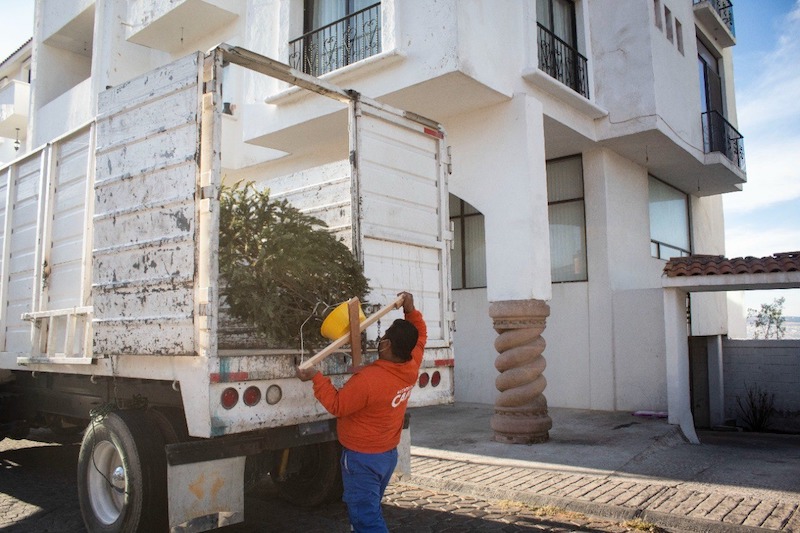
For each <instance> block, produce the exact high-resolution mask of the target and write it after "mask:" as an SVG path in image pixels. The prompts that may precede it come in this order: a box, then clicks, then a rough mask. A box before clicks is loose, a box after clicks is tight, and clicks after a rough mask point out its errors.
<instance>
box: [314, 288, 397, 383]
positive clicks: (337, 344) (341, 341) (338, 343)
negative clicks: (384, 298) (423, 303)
mask: <svg viewBox="0 0 800 533" xmlns="http://www.w3.org/2000/svg"><path fill="white" fill-rule="evenodd" d="M402 305H403V297H402V296H398V297H397V299H396V300H395V301H394V302H392V303H390V304H389V305H387V306H386V307H384V308H383V309H381V310H380V311H378V312H377V313H375V314H374V315H371V316H370V317H369V318H367V319H366V320H365V321H364V322H362V323H361V324H360V325H359V333H360V332H362V331H364V330H365V329H367V328H368V327H370V326H371V325H372V324H374V323H375V322H377V321H378V320H380V319H381V318H382V317H383V316H384V315H385V314H387V313H388V312H389V311H392V310H394V309H398V308H399V307H401V306H402ZM349 340H350V332H349V331H348V332H347V333H345V334H344V335H342V336H341V337H339V338H338V339H336V340H335V341H333V342H332V343H330V344H329V345H327V346H326V347H325V348H323V349H322V350H320V351H319V352H318V353H317V354H316V355H314V356H313V357H310V358H309V359H306V360H305V361H303V362H302V363H300V366H299V368H300V370H305V369H306V368H310V367H312V366H314V365H316V364H317V363H319V362H320V361H322V360H323V359H325V358H326V357H328V356H329V355H330V354H332V353H333V352H335V351H336V350H338V349H339V348H341V347H342V346H344V345H345V344H347V342H348V341H349Z"/></svg>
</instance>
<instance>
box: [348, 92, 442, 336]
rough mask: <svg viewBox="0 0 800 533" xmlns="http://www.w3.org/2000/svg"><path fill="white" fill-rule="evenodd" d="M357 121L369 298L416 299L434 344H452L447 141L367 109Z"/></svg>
mask: <svg viewBox="0 0 800 533" xmlns="http://www.w3.org/2000/svg"><path fill="white" fill-rule="evenodd" d="M360 110H361V112H360V113H359V114H358V115H357V119H356V120H357V123H358V129H357V134H358V139H357V143H358V146H357V172H358V193H359V209H360V212H359V220H358V229H359V236H360V246H361V255H362V257H363V260H364V265H365V274H366V275H367V277H368V278H369V279H370V284H371V286H372V289H373V292H372V294H371V299H373V300H376V301H377V302H378V303H380V302H383V301H389V300H390V299H391V298H392V297H393V296H394V295H395V294H397V292H399V291H401V290H411V291H412V292H414V293H415V299H416V300H417V302H418V307H419V308H420V309H421V310H423V312H424V314H425V322H426V324H427V326H428V339H429V344H430V345H431V346H432V347H433V346H436V347H441V346H446V345H448V344H449V330H448V327H449V322H448V315H447V313H448V311H449V301H450V297H449V285H448V281H447V280H448V274H449V262H448V255H447V254H448V246H449V241H448V240H447V238H446V233H447V228H446V227H445V224H446V221H447V216H446V214H447V212H446V208H445V206H444V198H445V197H446V194H444V191H443V188H446V183H444V176H443V170H442V162H441V161H440V158H441V154H442V149H443V148H442V139H441V138H440V137H439V136H436V135H431V134H429V133H428V132H427V131H426V129H425V128H424V127H423V126H421V125H420V124H418V123H416V122H414V121H411V120H408V119H406V118H404V117H399V116H396V115H391V116H385V115H386V113H384V112H382V111H380V110H375V109H373V108H372V107H370V106H367V105H363V106H362V107H361V109H360Z"/></svg>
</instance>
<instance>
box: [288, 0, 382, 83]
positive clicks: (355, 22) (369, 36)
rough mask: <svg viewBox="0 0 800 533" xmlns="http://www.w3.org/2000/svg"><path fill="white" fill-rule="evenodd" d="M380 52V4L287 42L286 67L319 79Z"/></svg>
mask: <svg viewBox="0 0 800 533" xmlns="http://www.w3.org/2000/svg"><path fill="white" fill-rule="evenodd" d="M380 51H381V3H380V2H378V3H377V4H374V5H372V6H369V7H367V8H364V9H362V10H360V11H356V12H355V13H353V14H351V15H348V16H347V17H343V18H341V19H339V20H337V21H334V22H331V23H330V24H328V25H326V26H322V27H321V28H318V29H316V30H314V31H310V32H308V33H306V34H305V35H302V36H300V37H298V38H297V39H294V40H293V41H290V42H289V65H290V66H292V67H293V68H296V69H298V70H302V71H303V72H305V73H307V74H311V75H312V76H321V75H322V74H325V73H328V72H331V71H333V70H336V69H338V68H341V67H343V66H345V65H349V64H350V63H355V62H356V61H361V60H362V59H366V58H368V57H370V56H374V55H376V54H378V53H380Z"/></svg>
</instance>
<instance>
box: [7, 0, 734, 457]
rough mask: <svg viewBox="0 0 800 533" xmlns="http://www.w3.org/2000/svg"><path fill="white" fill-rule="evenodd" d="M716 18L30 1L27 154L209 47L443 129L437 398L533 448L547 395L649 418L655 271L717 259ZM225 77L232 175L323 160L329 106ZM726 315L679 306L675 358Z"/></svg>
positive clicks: (661, 360)
mask: <svg viewBox="0 0 800 533" xmlns="http://www.w3.org/2000/svg"><path fill="white" fill-rule="evenodd" d="M730 4H731V2H729V1H727V0H574V1H573V0H438V1H435V2H432V1H430V0H382V1H380V0H378V1H371V0H127V1H126V0H104V1H94V0H67V1H64V0H37V3H36V16H35V32H34V38H33V44H32V48H33V66H32V72H33V76H32V88H33V89H32V92H31V118H30V133H29V135H30V137H31V142H30V143H29V146H39V145H41V144H43V143H46V142H48V141H49V140H51V139H54V138H57V137H59V136H61V135H64V134H66V133H68V132H70V131H73V130H75V129H77V128H79V127H80V126H81V125H84V124H85V123H87V122H89V121H91V120H92V119H93V117H94V115H95V109H96V102H97V95H98V93H99V92H100V91H102V90H104V89H105V88H106V87H108V86H114V85H117V84H119V83H122V82H124V81H126V80H128V79H130V78H132V77H134V76H137V75H139V74H141V73H143V72H146V71H148V70H150V69H152V68H154V67H157V66H160V65H164V64H166V63H168V62H170V61H171V60H173V59H176V58H178V57H181V56H183V55H185V54H187V53H190V52H192V51H195V50H203V51H205V50H208V49H210V48H212V47H213V46H215V45H216V44H218V43H220V42H227V43H229V44H233V45H239V46H242V47H244V48H248V49H250V50H253V51H255V52H258V53H260V54H263V55H266V56H269V57H271V58H274V59H277V60H279V61H281V62H286V63H289V64H291V65H292V66H294V67H296V68H298V69H301V70H305V71H306V72H309V73H312V74H314V75H317V76H320V77H322V78H324V79H328V80H331V81H333V82H335V83H336V84H338V85H340V86H343V87H347V88H352V89H354V90H357V91H359V92H362V93H363V94H365V95H368V96H370V97H372V98H376V99H378V100H380V101H383V102H385V103H388V104H391V105H394V106H397V107H400V108H402V109H406V110H409V111H412V112H415V113H418V114H421V115H423V116H427V117H430V118H432V119H434V120H436V121H439V122H441V123H442V124H444V126H445V128H446V130H447V133H448V136H449V141H450V144H451V145H452V153H451V155H452V175H451V177H450V183H449V185H450V192H451V193H452V195H453V196H452V201H451V216H452V220H453V228H454V246H453V261H452V263H453V270H454V274H453V298H454V300H455V302H456V310H457V311H456V320H457V329H456V333H455V337H454V338H455V353H456V364H455V394H456V399H457V400H458V401H465V402H481V403H496V405H497V406H498V411H499V413H498V415H497V416H496V417H495V420H494V421H493V425H495V424H496V427H495V429H496V430H497V432H498V436H499V438H501V439H502V438H505V439H506V440H508V441H511V442H524V441H530V440H537V439H539V438H542V437H544V438H546V432H547V429H548V428H549V418H548V417H547V415H546V404H545V403H544V401H543V399H542V397H541V392H542V390H544V396H545V397H546V398H547V403H549V405H551V406H559V407H573V408H584V409H600V410H655V411H664V410H667V407H668V398H667V374H668V372H667V362H666V355H665V354H666V349H667V348H666V345H667V341H666V339H665V326H664V323H665V317H664V301H663V290H662V270H663V268H664V265H665V260H666V259H667V258H669V257H671V256H676V255H677V256H683V255H689V254H724V251H725V250H724V235H723V212H722V197H721V195H722V194H724V193H728V192H734V191H738V190H740V189H741V187H742V185H743V183H744V182H745V180H746V178H745V173H744V161H743V144H742V143H743V141H742V138H741V135H739V134H738V132H737V131H736V129H735V124H736V106H735V101H734V90H733V76H732V72H733V61H732V46H733V45H734V44H735V38H734V31H733V13H732V7H731V5H730ZM4 65H5V63H4ZM228 70H229V72H228V73H227V76H226V79H225V80H224V91H225V94H226V96H225V100H227V101H229V102H230V103H231V104H232V106H231V114H230V115H226V116H225V123H224V125H223V127H224V134H225V135H227V136H229V138H231V139H233V138H236V139H242V140H244V141H245V143H246V145H245V146H246V148H244V149H243V148H239V147H236V148H233V147H232V146H234V145H233V143H228V144H226V145H224V146H228V147H229V149H228V150H227V151H225V149H224V150H223V166H224V167H225V168H226V171H227V173H228V176H229V178H230V179H232V180H233V179H239V178H243V177H246V178H249V179H258V180H263V181H264V182H268V180H269V179H270V178H271V177H273V176H279V175H281V174H285V173H288V172H294V171H298V170H302V169H313V170H321V169H324V168H325V166H326V165H329V164H331V163H332V162H333V161H336V160H337V159H338V158H340V155H339V150H340V149H341V146H342V138H341V137H340V136H334V135H332V134H331V133H330V132H331V131H333V127H334V126H338V125H340V124H341V123H343V122H344V120H345V114H344V111H343V110H342V109H341V108H339V107H336V106H335V104H334V103H330V102H326V101H322V100H321V99H320V98H319V97H317V96H316V95H310V94H306V93H303V92H301V91H298V90H293V89H288V88H287V87H288V86H287V85H285V84H283V83H282V82H278V81H274V80H270V81H265V79H262V78H261V77H259V76H256V75H252V74H245V73H243V72H242V71H240V70H238V69H236V68H235V67H230V68H229V69H228ZM0 90H2V89H0ZM0 125H2V123H0ZM0 135H7V131H5V133H4V132H0ZM312 138H313V139H315V140H328V141H329V142H327V143H326V144H325V146H327V147H328V148H327V149H322V150H319V149H317V150H315V151H314V152H313V153H311V152H309V151H308V150H305V149H304V147H305V146H307V143H305V142H304V141H305V140H307V139H312ZM276 150H278V151H276ZM280 156H282V157H280ZM279 157H280V158H279ZM399 216H408V215H407V214H406V215H402V214H401V215H399ZM545 302H546V304H545ZM490 304H491V305H492V308H491V309H490ZM548 305H549V317H547V318H546V328H545V329H544V331H543V332H542V333H541V337H539V332H540V331H541V329H542V326H543V320H544V319H545V317H546V316H547V314H548ZM726 307H727V306H726V298H725V295H724V294H698V295H692V298H691V305H690V320H691V326H690V328H691V329H690V335H691V336H692V337H696V338H697V339H696V340H695V341H692V343H691V346H696V347H698V348H697V349H699V350H701V351H703V350H707V349H708V347H712V346H715V345H718V344H719V343H716V344H715V339H718V338H719V336H721V335H724V334H726V333H727V308H726ZM490 313H491V316H490ZM493 321H494V324H493ZM495 327H496V328H498V329H500V330H502V331H504V332H506V330H508V331H507V333H508V332H510V333H511V335H510V336H508V335H506V333H503V336H501V337H498V334H497V332H496V331H495V329H494V328H495ZM515 332H516V333H515ZM517 333H518V334H517ZM515 335H516V337H515ZM517 337H519V338H517ZM498 338H500V339H504V340H502V341H501V342H500V343H499V344H498V346H497V347H496V345H495V341H496V340H497V339H498ZM542 338H543V339H544V340H545V341H546V348H545V347H544V343H542ZM498 350H500V352H502V353H501V355H500V359H498ZM542 350H544V352H543V353H544V357H545V358H546V360H547V365H546V369H544V364H543V363H544V359H542V357H541V354H542ZM496 363H497V365H498V366H499V367H500V368H501V369H502V370H503V372H502V373H501V374H498V370H497V369H496V368H495V364H496ZM542 375H543V376H545V377H546V389H544V385H545V380H544V379H543V378H542V377H541V376H542ZM498 376H500V378H501V379H500V380H499V381H498V385H499V386H500V388H501V389H503V391H504V392H502V394H501V393H500V392H499V391H498V388H497V387H496V384H495V380H496V378H498ZM512 419H513V420H512ZM520 420H522V421H523V422H522V426H525V427H524V428H522V429H520V430H519V431H517V430H515V429H513V427H511V426H514V427H516V426H518V425H519V424H518V422H519V421H520ZM509 421H510V422H509ZM717 422H719V421H717ZM509 423H510V426H509ZM526 424H527V426H526Z"/></svg>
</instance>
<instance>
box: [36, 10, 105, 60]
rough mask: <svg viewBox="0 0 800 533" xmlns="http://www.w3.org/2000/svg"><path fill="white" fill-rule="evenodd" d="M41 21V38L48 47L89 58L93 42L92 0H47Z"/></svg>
mask: <svg viewBox="0 0 800 533" xmlns="http://www.w3.org/2000/svg"><path fill="white" fill-rule="evenodd" d="M46 9H47V11H46V16H44V17H41V20H42V41H43V42H44V43H45V44H47V45H48V46H52V47H54V48H59V49H62V50H69V51H71V52H74V53H76V54H79V55H82V56H86V57H91V55H92V47H93V43H94V12H95V2H94V0H75V1H73V2H48V3H47V4H46Z"/></svg>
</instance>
